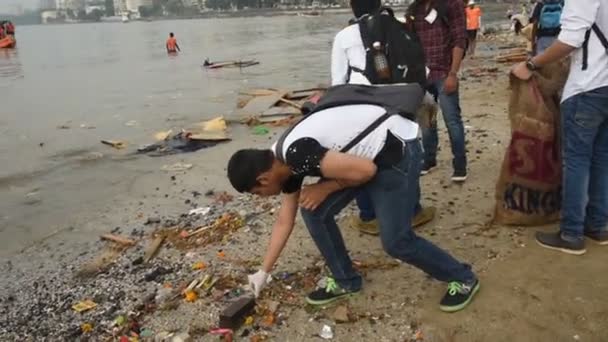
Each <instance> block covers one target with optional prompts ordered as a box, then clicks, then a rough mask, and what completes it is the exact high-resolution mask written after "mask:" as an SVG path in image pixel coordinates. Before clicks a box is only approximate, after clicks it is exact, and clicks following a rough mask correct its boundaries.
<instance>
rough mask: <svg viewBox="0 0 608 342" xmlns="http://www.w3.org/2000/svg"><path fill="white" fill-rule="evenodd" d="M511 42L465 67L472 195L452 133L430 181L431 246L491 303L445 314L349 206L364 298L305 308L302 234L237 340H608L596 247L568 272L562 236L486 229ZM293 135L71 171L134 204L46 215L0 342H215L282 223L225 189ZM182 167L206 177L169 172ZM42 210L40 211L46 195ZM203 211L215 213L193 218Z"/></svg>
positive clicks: (246, 138) (9, 246)
mask: <svg viewBox="0 0 608 342" xmlns="http://www.w3.org/2000/svg"><path fill="white" fill-rule="evenodd" d="M507 35H508V34H501V36H500V37H499V38H496V37H492V38H489V39H483V40H482V42H481V43H480V45H481V46H480V47H479V48H480V52H479V53H478V56H477V58H476V59H474V60H471V59H467V60H466V62H465V64H464V67H463V71H462V77H461V88H460V91H461V105H462V109H463V117H464V121H465V128H466V138H467V150H468V158H469V161H470V164H469V168H470V169H469V179H468V180H467V182H466V183H464V184H463V185H457V184H454V183H452V182H451V181H450V178H449V177H450V173H451V162H450V159H451V156H450V153H449V142H448V140H447V139H448V137H447V132H446V130H445V127H444V125H443V123H441V124H440V127H441V128H440V148H441V150H440V153H439V167H438V168H437V169H436V170H434V171H433V172H432V173H430V174H429V175H426V176H424V177H422V178H421V185H422V196H423V204H424V205H430V206H434V207H436V208H437V213H438V215H437V217H436V218H435V219H434V220H433V221H432V222H430V223H429V224H427V225H425V226H423V227H421V228H419V229H418V230H417V233H419V234H420V235H422V236H424V237H426V238H428V239H430V240H431V241H433V242H435V243H437V244H438V245H439V246H441V247H442V248H445V249H447V250H448V251H450V252H451V253H452V254H454V255H455V256H457V257H458V258H459V259H461V260H464V261H466V262H468V263H470V264H471V265H472V266H473V269H474V270H475V271H476V272H477V273H478V275H479V278H480V280H481V291H480V292H479V294H478V296H477V297H476V298H475V299H474V301H473V302H472V304H471V305H470V306H469V307H467V308H466V310H464V311H462V312H458V313H455V314H446V313H442V312H441V311H439V308H438V302H439V299H440V297H441V296H442V294H443V292H444V291H445V284H442V283H439V282H437V281H434V280H431V279H430V278H428V277H426V276H425V275H424V274H423V273H421V272H420V271H418V270H416V269H414V268H413V267H410V266H408V265H402V264H399V263H397V262H395V261H394V260H392V259H391V258H390V257H388V256H387V255H386V254H385V253H384V252H383V250H382V246H381V244H380V240H379V238H377V237H373V236H368V235H361V234H359V233H358V232H356V231H355V230H353V229H351V228H350V227H348V225H347V224H346V223H345V222H344V221H345V218H346V216H348V215H350V214H352V213H354V208H353V206H352V205H351V207H350V208H349V209H348V210H347V211H345V212H344V213H342V214H341V215H340V217H339V219H340V222H341V229H342V234H343V235H344V238H345V241H346V244H347V246H348V248H349V250H350V253H351V257H352V258H353V259H354V260H357V265H358V267H359V269H360V270H361V271H362V273H363V274H364V279H365V284H364V290H363V291H362V292H361V293H360V294H359V295H358V296H356V297H353V298H350V299H349V300H347V301H342V302H339V303H338V304H336V305H332V306H330V307H327V308H322V309H318V310H313V309H311V308H309V307H307V306H306V305H305V303H304V301H303V296H304V295H305V294H306V292H307V291H309V290H310V289H312V288H314V286H315V285H316V283H317V282H318V281H320V280H322V279H323V277H324V276H325V275H327V274H326V273H325V272H324V270H323V265H322V263H320V261H321V259H320V255H319V253H318V251H317V250H316V248H315V246H314V245H313V242H312V240H311V239H310V237H309V236H308V232H307V231H306V228H305V227H304V226H303V223H302V222H301V219H300V218H298V221H297V225H296V229H295V230H294V233H293V235H292V237H291V240H290V241H289V243H288V245H287V248H286V249H285V251H284V253H283V255H282V257H281V259H280V261H279V263H278V265H277V266H276V268H275V270H274V271H273V276H274V280H273V282H272V283H271V286H269V289H268V290H267V291H265V292H264V293H263V294H262V296H261V297H260V298H259V299H258V311H257V313H253V314H251V317H252V320H253V321H252V322H248V323H251V324H249V325H244V326H243V327H241V328H240V329H239V330H237V331H235V335H234V340H235V341H262V340H268V341H319V340H322V339H321V337H319V334H320V332H321V331H322V329H323V327H324V326H325V325H327V326H329V327H330V329H331V331H332V333H333V340H335V341H352V340H361V341H399V342H402V341H440V342H442V341H447V342H460V341H463V342H470V341H471V342H472V341H480V342H486V341H492V342H494V341H598V342H601V341H605V340H606V338H607V337H606V336H607V333H606V330H607V329H608V304H607V303H606V301H605V299H604V295H603V294H604V293H606V291H608V276H607V275H606V274H605V272H604V271H605V270H606V262H605V258H604V257H603V256H602V253H605V251H603V250H602V248H601V247H600V246H593V245H589V248H588V252H587V254H586V255H585V256H582V257H574V256H568V255H564V254H561V253H554V252H550V251H547V250H544V249H541V248H540V247H538V246H537V245H536V243H535V242H534V238H533V233H534V232H535V231H536V230H539V229H540V230H547V231H548V230H552V229H555V227H556V225H550V226H546V227H527V228H526V227H503V226H492V225H488V222H489V221H490V220H491V218H492V214H493V211H494V205H495V200H494V187H495V184H496V180H497V177H498V174H499V169H500V166H501V162H502V159H503V154H504V151H505V148H506V146H507V144H508V143H509V139H510V131H509V121H508V115H507V103H508V97H509V90H508V83H509V82H508V70H509V67H510V65H509V64H496V63H495V62H494V57H495V56H496V55H497V54H499V53H501V52H503V50H501V47H504V46H511V45H515V46H523V38H511V37H507ZM268 86H272V84H269V85H268ZM236 100H237V99H236V96H235V95H234V94H233V99H232V101H234V102H233V103H236ZM439 121H440V122H441V121H442V120H441V119H440V120H439ZM283 129H284V127H270V132H269V133H268V134H266V135H253V134H252V131H251V128H250V127H247V126H245V125H236V124H234V125H230V127H229V131H230V134H231V136H233V137H235V139H233V140H232V141H230V142H227V143H221V144H219V145H217V146H215V147H211V148H208V149H203V150H200V151H198V152H193V153H184V154H176V155H171V156H165V157H160V158H141V159H138V162H137V163H129V160H130V158H132V157H131V156H130V154H129V153H127V152H126V151H114V150H112V149H108V150H106V151H105V152H104V154H103V157H99V158H96V157H95V156H91V155H90V151H85V152H82V153H77V152H74V153H73V155H67V156H64V157H67V158H68V160H70V163H73V165H77V166H78V167H79V168H82V169H83V170H87V169H91V170H92V169H95V177H105V176H106V175H110V174H113V175H117V174H126V175H128V176H126V177H113V178H112V179H113V181H112V182H113V183H112V184H113V186H118V187H122V188H124V189H125V191H123V192H120V194H119V195H116V196H107V193H104V191H105V190H104V189H99V190H98V192H96V193H86V192H85V191H83V196H82V197H79V198H77V199H74V203H76V202H78V203H77V204H79V206H77V207H78V208H81V209H82V208H84V207H87V208H89V209H87V210H76V211H70V210H67V208H69V206H67V207H66V206H65V203H62V204H58V207H57V208H54V207H53V206H52V205H51V206H46V207H45V210H48V211H51V212H52V211H55V212H56V215H57V216H58V221H61V222H62V224H61V225H57V226H53V227H54V228H53V229H50V230H49V231H46V232H45V233H44V234H39V235H38V236H36V238H34V239H30V240H24V241H20V242H19V243H18V244H17V243H9V242H5V246H6V248H5V249H3V251H4V252H3V253H2V256H1V259H0V270H1V272H2V274H3V277H2V279H1V280H0V287H1V288H2V291H0V340H2V341H119V340H120V337H121V336H128V334H129V332H131V331H134V330H137V331H139V333H140V337H139V340H142V341H164V340H166V341H182V340H188V339H187V338H186V335H187V337H188V338H189V340H191V341H217V340H218V337H217V336H216V335H212V334H210V333H209V330H211V329H213V328H214V327H216V326H217V322H218V316H219V313H220V311H221V310H222V308H223V307H224V306H225V305H227V303H229V301H230V300H231V299H234V298H236V297H238V296H240V295H241V294H242V292H241V291H240V290H238V289H240V288H242V286H243V285H244V283H245V282H246V275H247V274H248V273H249V272H252V271H255V270H257V267H258V265H259V263H260V262H261V258H262V255H263V253H264V251H265V248H266V243H267V241H268V237H269V234H270V228H271V225H272V222H273V219H274V216H275V212H276V209H277V208H278V201H277V199H260V198H255V197H252V196H248V195H240V194H236V193H235V192H234V191H233V190H232V189H231V187H230V184H229V183H228V181H227V179H226V177H225V166H226V162H227V159H228V158H229V156H230V155H231V153H232V152H234V151H235V150H237V149H239V148H243V147H246V146H247V147H260V148H262V147H267V146H269V145H270V144H271V143H272V142H273V141H274V139H276V138H277V136H278V135H279V134H280V133H281V132H282V130H283ZM175 163H184V164H192V168H190V169H188V170H185V171H169V172H167V171H163V170H161V167H162V166H163V165H173V164H175ZM40 176H42V177H43V176H44V175H36V174H32V175H30V177H40ZM91 177H92V176H91ZM107 177H110V176H107ZM27 178H28V177H24V179H11V180H10V183H11V186H13V187H19V186H20V184H23V183H26V180H27ZM5 181H6V180H5ZM88 181H89V180H88V179H87V178H86V177H84V178H82V179H79V180H78V182H65V181H62V180H56V181H55V184H54V185H53V186H50V187H49V186H47V189H48V188H52V189H55V191H62V187H63V186H64V184H65V186H67V187H69V188H70V191H77V190H78V188H85V187H86V186H87V182H88ZM0 185H1V184H0ZM107 191H108V193H113V192H111V190H110V189H107ZM34 192H35V191H34ZM223 192H227V194H224V193H223ZM29 200H31V201H32V205H34V206H35V205H36V203H35V202H36V195H35V194H33V195H31V196H30V198H29ZM195 208H209V209H208V210H204V211H205V212H204V214H201V215H188V213H189V211H190V210H192V209H195ZM8 214H9V213H5V214H4V215H8ZM40 217H41V218H40V219H38V220H37V219H36V218H30V221H29V222H30V223H31V224H32V225H44V224H46V222H47V221H48V219H46V220H45V219H44V215H41V216H40ZM59 218H61V220H59ZM209 225H211V227H212V229H210V230H208V231H206V232H204V234H200V235H198V236H197V237H194V238H189V239H188V240H187V241H188V242H184V239H183V237H182V239H181V240H180V234H183V233H182V232H184V231H186V232H192V231H195V230H196V228H200V227H206V226H209ZM7 228H8V229H10V227H5V229H7ZM103 233H112V234H115V235H119V236H123V237H126V238H128V239H131V240H133V242H134V243H135V245H134V246H127V245H120V244H116V243H112V242H108V241H102V240H100V234H103ZM159 236H162V237H163V238H164V240H163V244H162V245H161V247H160V249H159V252H158V254H157V255H155V256H153V257H152V258H151V259H150V261H148V262H144V261H142V260H139V259H142V258H144V257H146V251H147V250H148V249H149V246H150V245H151V244H152V243H153V241H154V240H155V239H156V238H158V237H159ZM205 274H207V275H212V276H213V277H215V278H217V283H215V284H214V285H213V286H211V288H209V290H208V291H207V290H205V291H201V292H200V293H199V295H198V298H196V299H193V300H192V301H187V300H186V298H185V297H184V295H183V290H184V288H186V287H187V286H188V285H189V284H191V283H192V281H193V280H197V279H200V278H201V277H203V276H204V275H205ZM190 299H192V298H190ZM84 300H91V301H93V302H94V303H95V304H96V306H95V307H94V308H91V309H89V310H85V311H83V312H76V310H74V309H73V305H74V304H77V303H78V302H81V301H84ZM277 306H278V307H277ZM275 307H276V308H275ZM344 307H345V308H346V309H344ZM338 308H340V310H346V312H347V315H346V319H345V318H344V315H338V314H337V313H336V311H337V309H338ZM121 317H122V318H121ZM171 334H173V335H171ZM178 335H179V336H178ZM178 337H180V338H183V339H181V340H180V339H177V338H178ZM121 341H122V340H121Z"/></svg>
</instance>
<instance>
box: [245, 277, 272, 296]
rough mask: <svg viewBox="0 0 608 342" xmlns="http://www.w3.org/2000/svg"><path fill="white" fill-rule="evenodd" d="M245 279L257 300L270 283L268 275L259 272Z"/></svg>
mask: <svg viewBox="0 0 608 342" xmlns="http://www.w3.org/2000/svg"><path fill="white" fill-rule="evenodd" d="M247 279H248V281H249V288H250V289H251V291H252V292H253V294H254V295H255V297H256V298H257V297H258V296H259V295H260V292H262V290H263V289H264V287H266V285H267V284H268V282H269V281H270V274H268V273H266V272H264V271H262V270H259V271H257V272H256V273H254V274H250V275H248V276H247Z"/></svg>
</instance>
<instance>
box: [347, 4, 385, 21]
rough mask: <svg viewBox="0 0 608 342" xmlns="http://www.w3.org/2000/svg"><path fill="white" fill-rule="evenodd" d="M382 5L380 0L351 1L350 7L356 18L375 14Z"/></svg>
mask: <svg viewBox="0 0 608 342" xmlns="http://www.w3.org/2000/svg"><path fill="white" fill-rule="evenodd" d="M380 5H381V2H380V0H350V7H351V8H352V9H353V14H354V15H355V17H356V18H360V17H361V16H363V15H365V14H371V13H373V12H375V11H376V10H377V9H378V8H380Z"/></svg>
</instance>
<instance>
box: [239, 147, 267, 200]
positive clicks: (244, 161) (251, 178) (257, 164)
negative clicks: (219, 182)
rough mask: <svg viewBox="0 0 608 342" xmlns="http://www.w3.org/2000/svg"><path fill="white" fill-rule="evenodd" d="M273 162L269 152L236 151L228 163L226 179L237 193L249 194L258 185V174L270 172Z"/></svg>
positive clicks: (253, 150) (255, 150)
mask: <svg viewBox="0 0 608 342" xmlns="http://www.w3.org/2000/svg"><path fill="white" fill-rule="evenodd" d="M273 162H274V153H272V151H271V150H257V149H244V150H239V151H236V152H235V153H234V154H233V155H232V157H230V161H229V162H228V179H229V180H230V184H232V186H233V187H234V189H235V190H236V191H238V192H250V191H251V189H253V187H254V186H256V185H259V183H258V179H257V178H258V177H259V176H260V174H262V173H264V172H266V171H268V170H270V168H271V167H272V163H273Z"/></svg>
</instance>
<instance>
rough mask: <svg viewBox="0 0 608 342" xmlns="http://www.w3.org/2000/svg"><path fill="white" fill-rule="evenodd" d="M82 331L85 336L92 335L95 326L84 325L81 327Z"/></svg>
mask: <svg viewBox="0 0 608 342" xmlns="http://www.w3.org/2000/svg"><path fill="white" fill-rule="evenodd" d="M80 330H82V333H83V334H86V333H90V332H91V331H93V325H92V324H91V323H83V324H82V325H80Z"/></svg>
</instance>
